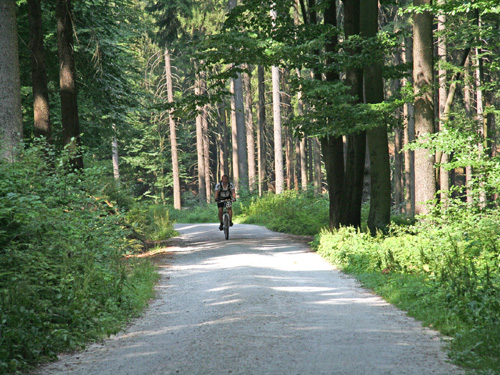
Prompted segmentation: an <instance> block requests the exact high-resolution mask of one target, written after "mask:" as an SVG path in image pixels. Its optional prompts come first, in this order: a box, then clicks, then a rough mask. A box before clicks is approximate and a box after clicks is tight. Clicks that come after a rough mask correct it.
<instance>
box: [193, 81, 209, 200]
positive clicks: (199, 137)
mask: <svg viewBox="0 0 500 375" xmlns="http://www.w3.org/2000/svg"><path fill="white" fill-rule="evenodd" d="M195 94H196V95H201V79H200V78H199V77H197V79H196V86H195ZM196 153H197V155H198V199H199V200H200V202H205V201H206V196H207V188H206V185H205V184H206V179H205V173H206V171H205V157H204V143H203V108H199V107H198V114H197V115H196Z"/></svg>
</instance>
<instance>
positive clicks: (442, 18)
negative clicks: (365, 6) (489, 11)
mask: <svg viewBox="0 0 500 375" xmlns="http://www.w3.org/2000/svg"><path fill="white" fill-rule="evenodd" d="M438 3H439V4H440V5H443V4H444V3H445V0H439V1H438ZM437 27H438V32H439V33H440V34H439V36H438V44H437V48H438V50H437V56H438V60H439V69H438V77H439V78H438V81H439V89H438V98H439V99H438V101H439V131H441V130H443V129H444V126H445V108H446V100H447V98H448V94H447V92H446V91H447V90H446V68H445V64H446V37H445V35H444V32H445V31H446V15H445V14H440V15H439V16H438V26H437ZM436 161H437V162H438V163H439V164H446V163H447V162H448V154H446V153H438V157H437V158H436ZM439 190H441V194H440V199H441V203H442V204H443V205H446V202H447V200H448V191H449V190H450V173H449V171H448V170H446V169H445V168H443V167H440V168H439Z"/></svg>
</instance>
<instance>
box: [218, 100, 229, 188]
mask: <svg viewBox="0 0 500 375" xmlns="http://www.w3.org/2000/svg"><path fill="white" fill-rule="evenodd" d="M218 114H219V116H218V117H219V118H218V125H219V126H218V128H219V131H218V138H217V140H218V150H219V170H220V172H219V175H218V176H217V181H220V180H221V178H222V176H223V175H228V176H229V165H228V160H229V155H228V151H227V121H226V105H225V101H224V100H222V102H221V103H220V104H219V108H218Z"/></svg>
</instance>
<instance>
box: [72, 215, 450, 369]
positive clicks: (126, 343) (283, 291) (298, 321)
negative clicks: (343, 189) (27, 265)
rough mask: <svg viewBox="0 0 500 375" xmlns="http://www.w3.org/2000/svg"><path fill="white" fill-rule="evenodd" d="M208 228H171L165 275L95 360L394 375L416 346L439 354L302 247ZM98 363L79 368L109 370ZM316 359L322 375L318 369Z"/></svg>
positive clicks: (244, 230) (275, 237)
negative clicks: (338, 368) (173, 235)
mask: <svg viewBox="0 0 500 375" xmlns="http://www.w3.org/2000/svg"><path fill="white" fill-rule="evenodd" d="M213 227H214V226H213V225H207V224H202V225H198V224H192V225H180V226H177V227H176V229H177V230H179V232H180V233H181V236H180V237H179V238H178V239H177V243H176V245H178V246H176V247H175V248H169V251H170V252H171V253H172V254H173V255H172V256H170V257H168V258H166V259H165V261H166V262H168V263H169V264H170V265H171V267H164V268H162V269H161V275H162V278H161V280H160V282H159V283H158V285H157V291H158V298H157V299H156V300H154V301H153V302H152V304H151V306H150V308H149V310H148V311H147V312H146V314H145V316H144V317H143V319H140V320H139V321H138V322H137V323H136V324H134V325H133V326H131V327H130V329H129V330H127V331H126V332H124V333H122V334H120V335H117V336H115V337H113V338H112V339H111V340H110V342H111V343H110V344H109V345H108V346H107V347H105V348H96V349H95V350H96V353H100V351H106V350H107V351H117V353H119V354H118V355H117V356H115V357H114V358H115V359H113V361H114V363H113V366H116V367H117V368H120V369H123V368H124V366H130V367H131V368H133V367H134V366H137V367H139V366H150V364H152V363H154V366H155V367H154V369H152V371H151V373H152V374H162V375H163V374H176V373H180V374H184V375H190V374H197V373H199V374H202V373H203V374H210V375H215V374H217V375H218V374H222V373H226V372H221V369H228V371H227V373H234V374H242V375H243V374H244V375H248V374H260V373H262V371H261V369H262V364H267V363H275V364H277V366H278V367H279V368H289V366H291V364H292V367H293V368H294V371H296V373H297V374H299V373H300V374H310V375H313V374H314V375H317V374H332V372H331V369H332V367H331V366H332V365H333V364H336V365H338V364H339V363H342V366H344V368H346V369H350V370H349V371H347V372H339V375H340V374H342V375H343V374H346V375H347V374H348V375H365V374H368V373H372V370H373V369H378V370H381V371H383V372H378V373H393V374H399V373H400V372H399V369H400V363H401V361H405V362H408V361H412V360H414V361H415V365H416V366H419V365H420V362H422V361H423V360H418V359H417V357H415V358H413V357H414V352H415V349H416V348H420V349H419V350H420V351H421V352H422V351H423V352H424V353H426V354H425V356H424V357H422V358H425V359H428V358H429V354H428V352H429V353H433V354H432V355H433V356H437V355H438V354H439V351H436V350H437V348H438V346H436V347H434V349H432V350H433V351H432V352H431V351H429V350H428V349H427V347H428V345H429V343H434V342H436V341H435V340H429V338H431V339H432V338H434V337H436V336H435V335H434V336H433V334H432V331H430V330H429V331H425V333H422V329H421V327H420V324H418V322H414V321H413V320H412V319H411V318H408V317H407V316H406V315H405V314H404V313H402V312H400V311H398V310H396V309H394V308H392V306H390V305H389V304H387V303H386V302H385V301H383V300H382V299H381V298H379V297H378V296H376V295H374V294H373V293H371V292H369V291H367V290H364V289H361V288H359V284H358V282H356V281H355V280H353V279H351V278H349V277H347V276H345V275H343V274H341V273H339V272H338V271H336V270H335V269H334V268H333V267H332V266H331V265H329V264H328V263H327V262H325V261H324V260H323V259H322V258H321V257H320V256H319V255H317V254H314V253H311V252H309V249H308V248H307V246H306V245H304V244H299V243H296V242H294V241H292V240H290V239H289V238H287V236H286V235H281V234H276V233H272V232H270V231H267V230H265V229H258V228H257V227H255V226H248V227H247V226H245V225H238V230H237V231H236V230H235V231H234V234H235V236H234V237H235V239H233V240H232V241H231V240H230V241H226V240H223V239H222V236H220V233H219V232H218V231H217V228H216V227H215V229H213ZM237 236H240V239H237V238H238V237H237ZM422 337H426V339H425V340H422ZM417 338H418V339H417ZM437 343H438V342H437ZM103 358H105V356H101V355H97V356H94V357H93V359H92V360H89V361H88V362H87V365H88V366H91V367H92V366H94V367H103V368H107V366H109V365H110V362H109V360H106V361H105V360H104V359H103ZM321 361H323V362H325V361H326V362H325V363H327V365H326V367H325V368H326V369H327V370H325V371H319V370H318V371H316V369H317V367H316V365H317V363H320V362H321ZM200 363H201V364H203V366H204V367H203V368H204V370H203V371H201V370H200V367H199V366H200ZM206 366H208V367H206ZM360 366H361V367H360ZM360 368H363V369H364V370H362V371H360V370H359V369H360ZM241 369H246V370H245V371H243V372H242V371H240V370H241ZM89 373H93V372H92V371H90V372H89ZM96 373H97V372H96ZM124 373H126V374H129V373H130V374H132V373H134V372H133V371H132V370H131V371H129V372H124ZM264 373H266V374H270V373H269V372H264ZM378 373H377V374H378ZM431 373H436V374H437V372H431ZM411 374H415V375H417V374H419V375H420V373H418V372H417V373H411ZM439 374H443V375H444V374H446V375H448V374H449V373H439ZM78 375H80V374H78ZM81 375H83V374H81Z"/></svg>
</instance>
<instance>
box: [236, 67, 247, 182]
mask: <svg viewBox="0 0 500 375" xmlns="http://www.w3.org/2000/svg"><path fill="white" fill-rule="evenodd" d="M233 89H234V92H233V93H234V105H235V117H234V118H235V121H236V143H237V152H238V181H237V185H238V187H239V189H241V188H243V189H248V153H247V141H246V138H247V137H246V129H245V110H244V103H243V83H242V78H241V74H240V73H238V77H237V78H234V79H233Z"/></svg>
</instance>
